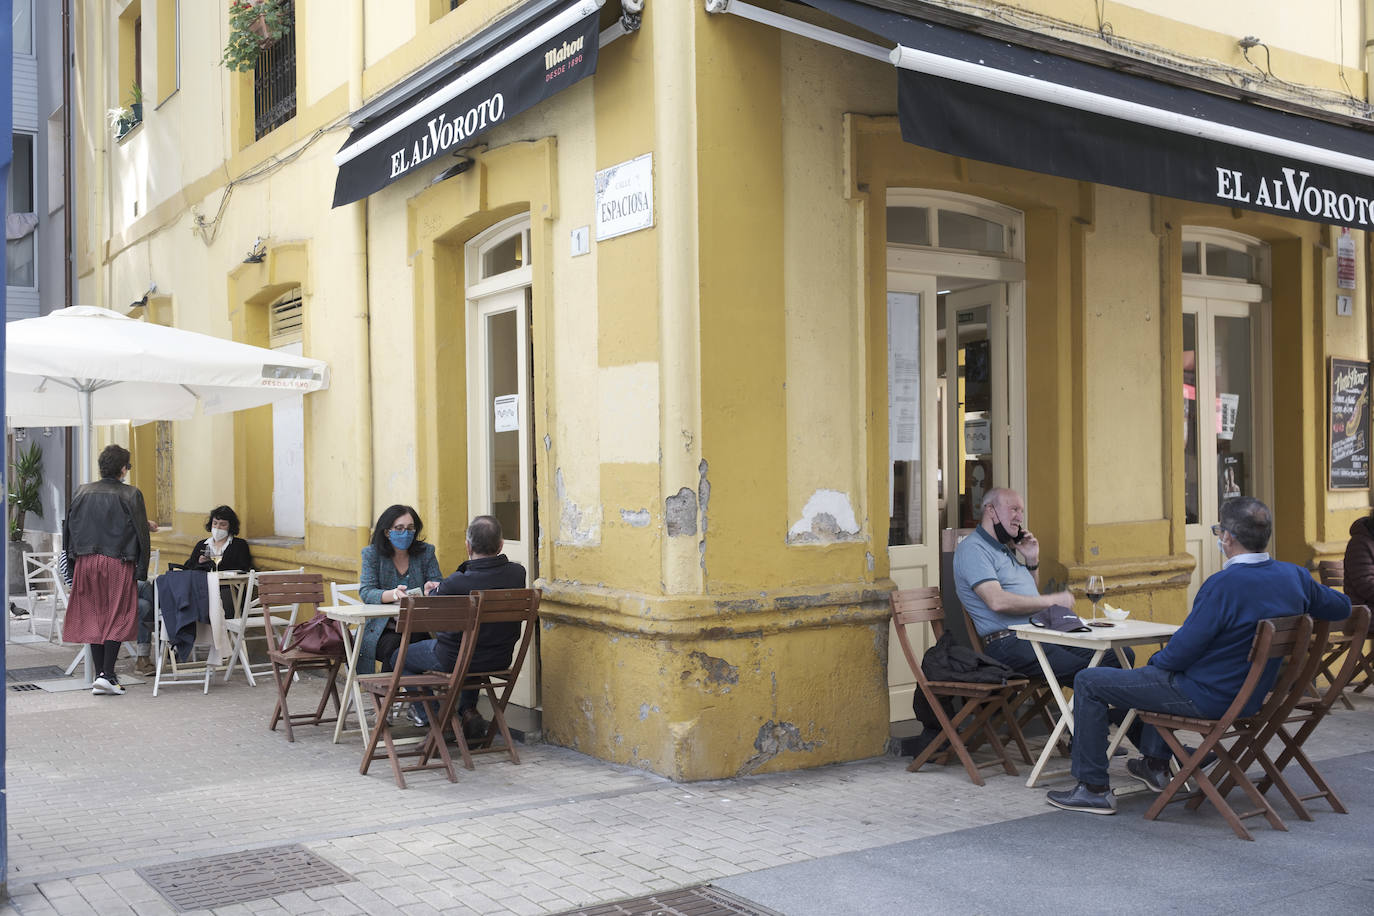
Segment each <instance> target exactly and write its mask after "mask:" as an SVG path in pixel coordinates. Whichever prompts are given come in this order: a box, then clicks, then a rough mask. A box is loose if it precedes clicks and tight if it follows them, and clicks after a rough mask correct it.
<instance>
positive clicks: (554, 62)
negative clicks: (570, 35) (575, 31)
mask: <svg viewBox="0 0 1374 916" xmlns="http://www.w3.org/2000/svg"><path fill="white" fill-rule="evenodd" d="M585 41H586V37H585V36H583V35H579V36H577V39H576V40H575V41H565V42H563V43H562V44H561V45H559V46H558V47H556V48H551V49H549V50H548V51H545V52H544V69H545V70H552V69H553V68H554V67H557V66H558V65H559V64H561V63H563V62H564V61H567V60H568V59H569V58H570V57H577V58H581V56H582V45H583V43H584V42H585ZM570 63H573V64H575V63H577V61H576V60H573V61H571V62H570Z"/></svg>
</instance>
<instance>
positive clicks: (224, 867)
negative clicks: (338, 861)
mask: <svg viewBox="0 0 1374 916" xmlns="http://www.w3.org/2000/svg"><path fill="white" fill-rule="evenodd" d="M137 871H138V874H139V875H140V876H142V878H143V880H144V881H147V882H148V883H149V884H150V885H152V887H153V889H154V890H156V891H157V892H158V893H159V894H161V895H162V896H163V897H165V898H166V899H167V902H168V903H170V904H172V906H174V907H176V908H177V909H178V910H180V911H182V912H185V911H186V910H203V909H210V908H211V907H217V906H227V905H229V904H231V903H246V902H247V901H249V900H260V899H262V898H264V897H275V896H277V895H278V894H285V893H288V892H290V891H299V890H305V889H306V888H308V887H323V886H325V885H327V884H343V883H344V882H347V881H352V880H354V879H353V876H352V875H350V874H348V873H347V872H345V871H342V870H340V869H338V868H336V867H334V866H333V865H331V864H329V863H328V862H326V861H325V860H324V859H321V858H320V857H319V856H317V855H315V854H314V853H312V852H310V851H309V850H307V849H305V848H304V847H301V846H275V847H272V848H271V849H255V850H253V851H252V852H236V853H231V854H229V855H224V856H206V857H205V858H203V859H191V860H189V861H186V862H178V863H176V864H174V865H155V866H152V867H151V868H140V869H137Z"/></svg>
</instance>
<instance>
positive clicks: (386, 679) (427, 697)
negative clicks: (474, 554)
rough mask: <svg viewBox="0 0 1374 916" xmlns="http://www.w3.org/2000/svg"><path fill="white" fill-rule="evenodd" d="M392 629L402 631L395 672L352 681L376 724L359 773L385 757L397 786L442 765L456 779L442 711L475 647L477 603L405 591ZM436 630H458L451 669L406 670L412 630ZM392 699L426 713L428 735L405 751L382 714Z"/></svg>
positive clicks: (464, 598) (460, 597) (458, 597)
mask: <svg viewBox="0 0 1374 916" xmlns="http://www.w3.org/2000/svg"><path fill="white" fill-rule="evenodd" d="M396 629H397V630H398V631H399V632H400V634H401V646H400V649H399V651H398V652H397V655H396V668H395V670H394V671H388V672H383V673H381V674H363V675H359V676H358V678H357V681H356V683H357V684H358V686H359V688H361V689H362V691H363V692H364V693H366V694H368V695H369V696H370V697H372V705H373V712H374V713H375V718H374V721H375V722H376V723H377V724H376V726H375V727H374V728H373V729H372V734H371V736H370V737H369V738H368V741H367V744H366V746H365V747H364V748H363V760H362V764H361V765H360V766H359V767H358V772H359V773H361V774H362V775H364V776H366V775H367V770H368V767H369V766H371V765H372V761H374V760H377V759H379V758H380V757H383V756H385V757H387V758H389V759H390V760H391V772H392V774H393V775H394V776H395V777H396V785H397V786H399V787H400V788H402V789H404V788H405V787H406V780H405V776H404V775H403V774H405V773H411V772H415V771H417V770H434V769H442V770H443V771H444V772H445V773H447V774H448V781H449V782H457V781H458V774H457V773H455V772H454V770H453V758H452V757H450V756H449V753H448V746H447V745H446V744H445V743H444V727H445V725H446V724H447V723H448V722H449V719H450V718H451V713H450V714H448V715H445V713H444V711H445V710H448V709H450V708H451V706H452V703H451V702H450V700H451V698H453V697H455V696H456V695H457V693H458V690H459V686H458V685H459V684H460V682H461V678H462V677H463V673H464V672H465V671H466V670H467V668H468V665H469V663H470V662H471V661H472V653H473V651H474V650H475V648H476V645H477V640H476V638H475V634H476V633H477V605H476V602H475V601H473V600H472V598H471V597H470V596H468V595H443V596H441V595H434V596H432V597H428V598H423V597H421V598H417V597H414V596H409V595H408V596H406V598H405V599H404V600H402V602H401V612H400V616H399V617H398V618H397V622H396ZM441 632H442V633H458V634H461V636H462V644H461V647H460V649H459V651H458V660H457V662H456V663H455V664H454V666H453V671H452V672H450V673H448V674H439V673H433V672H426V673H424V674H406V673H405V661H406V653H407V651H408V650H409V649H410V637H411V634H412V633H441ZM393 703H400V704H403V705H418V706H421V707H423V708H424V709H425V710H426V712H428V714H429V733H428V735H427V737H426V739H425V740H424V742H422V743H419V744H416V745H414V746H413V747H410V748H406V749H398V748H397V745H396V741H395V739H394V738H393V736H392V733H391V722H390V721H389V717H388V716H387V713H388V712H389V711H390V710H391V707H392V704H393ZM360 718H361V716H360ZM462 733H463V728H462V725H461V724H458V725H457V734H458V735H460V736H461V735H462ZM379 741H380V742H382V743H383V744H384V745H385V749H384V750H381V751H379V750H378V749H377V744H378V742H379ZM459 747H460V748H463V745H461V744H460V745H459ZM402 757H418V758H419V761H418V762H417V763H413V764H410V765H409V766H402V765H401V758H402ZM435 758H437V759H435ZM464 762H465V763H466V764H467V765H468V768H469V769H471V763H472V761H471V760H470V759H468V758H466V757H465V758H464Z"/></svg>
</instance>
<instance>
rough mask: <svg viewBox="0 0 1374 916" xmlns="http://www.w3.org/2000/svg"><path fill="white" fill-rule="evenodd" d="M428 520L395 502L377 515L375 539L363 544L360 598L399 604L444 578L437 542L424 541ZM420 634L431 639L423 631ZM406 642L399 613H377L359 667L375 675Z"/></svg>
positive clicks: (361, 646)
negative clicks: (400, 630)
mask: <svg viewBox="0 0 1374 916" xmlns="http://www.w3.org/2000/svg"><path fill="white" fill-rule="evenodd" d="M424 528H425V523H424V522H422V521H421V520H420V513H418V512H416V511H415V510H414V509H413V508H411V507H410V506H400V505H397V506H390V507H388V508H387V509H386V511H385V512H383V513H382V514H381V516H379V517H378V519H377V526H376V527H375V528H374V529H373V531H372V543H371V544H368V545H367V546H366V547H364V548H363V562H362V569H361V570H360V572H359V575H358V582H359V588H358V597H359V598H361V599H362V602H363V604H395V603H396V602H398V601H400V600H401V599H402V598H404V597H405V596H406V593H407V592H412V591H413V592H414V593H415V594H416V595H422V594H424V587H425V584H426V583H429V582H433V583H435V584H436V585H437V584H438V582H439V580H441V579H442V578H443V574H442V573H440V572H439V560H438V558H437V557H436V556H435V554H434V545H433V544H427V543H425V542H424V541H422V540H420V532H422V531H424ZM417 638H418V639H423V638H425V636H424V634H420V635H419V636H418V637H417ZM400 646H401V636H400V634H399V633H397V632H396V618H394V617H373V618H372V619H370V620H368V622H367V624H366V626H364V627H363V633H362V641H361V643H360V644H359V646H358V672H359V673H360V674H371V673H372V672H373V671H375V670H376V664H377V661H378V660H379V659H380V660H381V661H382V662H383V664H385V663H386V660H387V659H390V658H391V656H392V654H393V653H394V652H395V651H396V650H397V649H398V648H400Z"/></svg>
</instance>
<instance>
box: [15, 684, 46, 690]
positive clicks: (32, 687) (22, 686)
mask: <svg viewBox="0 0 1374 916" xmlns="http://www.w3.org/2000/svg"><path fill="white" fill-rule="evenodd" d="M42 689H43V688H42V687H39V686H38V685H37V684H10V690H42Z"/></svg>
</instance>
